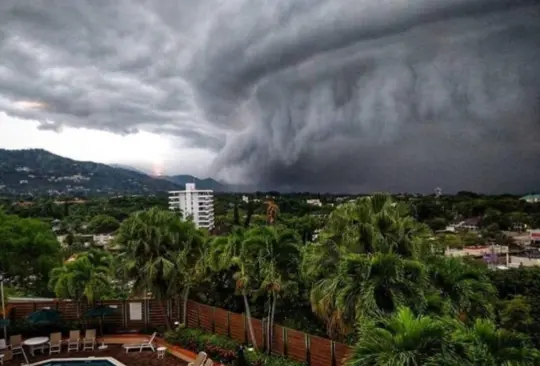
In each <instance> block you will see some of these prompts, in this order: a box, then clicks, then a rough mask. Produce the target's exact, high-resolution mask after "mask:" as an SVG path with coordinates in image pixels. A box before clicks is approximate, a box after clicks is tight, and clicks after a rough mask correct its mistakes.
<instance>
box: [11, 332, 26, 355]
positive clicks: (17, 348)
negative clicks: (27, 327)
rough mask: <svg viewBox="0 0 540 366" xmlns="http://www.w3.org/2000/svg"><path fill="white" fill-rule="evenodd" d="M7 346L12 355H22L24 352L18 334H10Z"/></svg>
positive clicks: (20, 337)
mask: <svg viewBox="0 0 540 366" xmlns="http://www.w3.org/2000/svg"><path fill="white" fill-rule="evenodd" d="M8 347H9V349H10V350H11V352H12V354H13V355H22V354H23V352H24V351H23V347H22V336H21V335H20V334H17V335H12V336H10V337H9V346H8Z"/></svg>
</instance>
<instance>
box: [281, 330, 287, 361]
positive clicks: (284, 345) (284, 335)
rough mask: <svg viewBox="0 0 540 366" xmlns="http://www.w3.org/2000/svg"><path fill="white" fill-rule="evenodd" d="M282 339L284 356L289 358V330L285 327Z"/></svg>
mask: <svg viewBox="0 0 540 366" xmlns="http://www.w3.org/2000/svg"><path fill="white" fill-rule="evenodd" d="M281 338H283V356H287V354H288V353H289V347H288V345H287V342H288V339H287V338H288V337H287V328H285V327H283V334H282V337H281Z"/></svg>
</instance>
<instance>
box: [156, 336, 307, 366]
mask: <svg viewBox="0 0 540 366" xmlns="http://www.w3.org/2000/svg"><path fill="white" fill-rule="evenodd" d="M165 339H166V340H167V342H169V343H172V344H176V345H179V346H181V347H183V348H185V349H187V350H189V351H191V352H194V353H198V352H200V351H204V352H206V353H207V354H208V357H210V358H211V359H212V360H214V361H218V362H221V363H223V364H226V365H232V364H233V363H234V362H235V360H236V355H237V354H236V350H237V349H238V347H239V346H240V343H238V342H236V341H234V340H232V339H230V338H228V337H225V336H222V335H218V334H211V333H206V332H204V331H202V330H200V329H193V328H181V329H178V330H175V331H172V332H168V333H166V334H165ZM245 356H246V360H247V361H248V364H249V365H252V366H262V365H268V366H298V365H300V364H299V363H298V362H296V361H293V360H289V359H287V358H284V357H276V356H268V355H265V354H261V353H259V352H245Z"/></svg>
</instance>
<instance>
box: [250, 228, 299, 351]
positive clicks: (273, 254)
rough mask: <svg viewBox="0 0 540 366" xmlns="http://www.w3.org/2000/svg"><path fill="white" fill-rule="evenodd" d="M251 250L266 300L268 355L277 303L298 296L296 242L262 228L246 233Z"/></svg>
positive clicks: (291, 233)
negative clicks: (257, 261)
mask: <svg viewBox="0 0 540 366" xmlns="http://www.w3.org/2000/svg"><path fill="white" fill-rule="evenodd" d="M247 241H248V243H249V246H250V247H251V248H258V249H259V252H258V254H255V253H254V254H255V255H257V257H258V260H259V263H260V264H259V268H260V276H261V284H260V291H261V292H262V293H263V294H265V295H266V296H267V298H268V328H267V340H268V344H267V349H268V351H269V352H270V351H271V340H272V339H273V326H274V318H275V312H276V304H277V301H278V299H280V298H283V297H286V296H288V295H289V294H291V293H296V292H298V277H299V276H298V265H299V263H300V253H301V252H300V248H299V242H300V238H299V237H298V235H297V234H296V233H295V232H294V231H293V230H289V229H285V228H282V227H276V226H264V227H260V228H257V229H253V230H250V231H249V232H248V237H247Z"/></svg>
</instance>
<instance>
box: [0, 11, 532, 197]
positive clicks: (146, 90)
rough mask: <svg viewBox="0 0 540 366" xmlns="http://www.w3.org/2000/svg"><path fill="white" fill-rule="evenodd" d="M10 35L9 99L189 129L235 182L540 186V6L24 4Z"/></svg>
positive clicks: (47, 112) (51, 112)
mask: <svg viewBox="0 0 540 366" xmlns="http://www.w3.org/2000/svg"><path fill="white" fill-rule="evenodd" d="M0 36H1V37H2V38H0V39H1V41H0V42H1V43H0V59H1V60H2V63H0V110H5V111H6V112H8V113H9V114H11V115H15V116H18V117H22V118H33V119H37V120H39V121H41V125H40V128H44V129H53V130H54V129H58V128H60V126H62V125H70V126H76V127H91V128H96V129H103V130H108V131H113V132H117V133H122V134H125V133H131V132H134V131H137V130H147V131H152V132H157V133H167V134H171V135H175V136H179V137H181V138H182V140H184V141H185V140H186V139H187V141H189V142H190V144H191V145H193V146H200V147H204V148H207V149H210V150H213V151H216V152H218V157H217V159H216V161H215V162H214V165H213V171H214V173H215V174H216V175H218V176H220V177H224V178H227V179H229V180H231V181H241V182H246V183H247V182H253V183H257V184H258V185H259V186H262V187H268V188H280V187H291V188H292V189H299V190H304V189H306V190H315V189H316V190H328V191H346V190H347V191H359V190H363V191H368V190H375V189H377V190H383V189H388V190H394V191H403V190H412V191H426V190H432V189H433V188H434V187H435V186H441V187H442V188H443V189H445V190H458V189H471V190H484V191H505V190H532V189H535V188H536V189H538V186H539V185H540V164H538V163H537V160H538V157H539V156H540V143H539V142H540V107H539V104H540V102H539V98H540V68H539V67H538V60H539V59H540V5H538V3H537V2H536V1H526V0H415V1H412V0H409V1H405V0H385V1H378V2H374V1H364V0H326V1H322V0H275V1H271V2H268V1H254V0H229V1H226V2H219V1H217V0H216V1H214V0H199V1H197V2H194V1H191V0H183V1H172V0H171V1H151V2H143V1H141V2H138V1H114V2H106V1H105V2H99V1H72V2H68V3H66V2H64V1H51V0H49V1H30V0H22V1H21V0H18V1H15V0H8V1H3V2H1V4H0ZM16 101H35V102H41V103H45V104H46V105H47V107H46V108H33V109H29V108H21V107H20V105H17V104H15V103H14V102H16Z"/></svg>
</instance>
